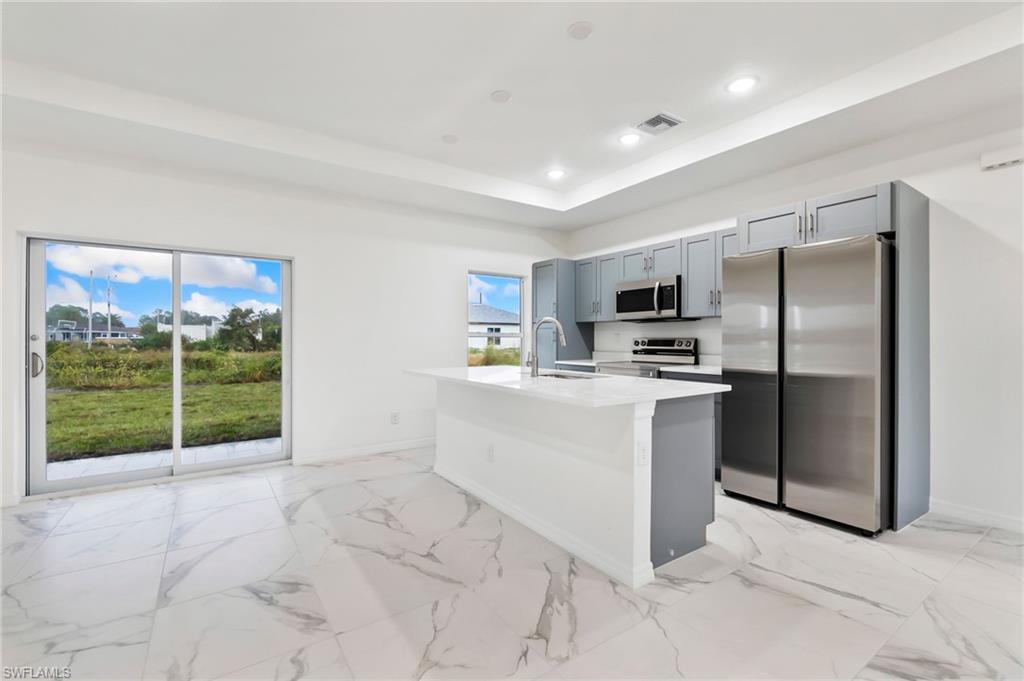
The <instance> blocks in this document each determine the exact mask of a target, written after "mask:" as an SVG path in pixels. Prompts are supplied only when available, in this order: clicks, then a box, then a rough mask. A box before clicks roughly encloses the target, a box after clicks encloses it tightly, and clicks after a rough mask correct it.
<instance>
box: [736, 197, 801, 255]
mask: <svg viewBox="0 0 1024 681" xmlns="http://www.w3.org/2000/svg"><path fill="white" fill-rule="evenodd" d="M739 230H740V252H741V253H749V252H751V251H765V250H768V249H769V248H783V247H785V246H794V245H796V244H802V243H804V241H805V239H804V202H803V201H801V202H800V203H791V204H789V205H788V206H780V207H778V208H773V209H771V210H763V211H759V212H757V213H748V214H747V215H744V216H742V217H741V218H740V219H739Z"/></svg>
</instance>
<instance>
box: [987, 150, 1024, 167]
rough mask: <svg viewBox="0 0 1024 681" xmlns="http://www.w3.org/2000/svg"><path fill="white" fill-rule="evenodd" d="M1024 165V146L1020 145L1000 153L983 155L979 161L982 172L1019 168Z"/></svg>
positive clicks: (994, 152) (991, 152)
mask: <svg viewBox="0 0 1024 681" xmlns="http://www.w3.org/2000/svg"><path fill="white" fill-rule="evenodd" d="M1022 163H1024V145H1020V144H1018V145H1017V146H1015V147H1007V148H1006V149H1000V150H998V151H990V152H988V153H987V154H982V155H981V158H980V159H979V165H981V169H982V170H1000V169H1002V168H1010V167H1012V166H1019V165H1021V164H1022Z"/></svg>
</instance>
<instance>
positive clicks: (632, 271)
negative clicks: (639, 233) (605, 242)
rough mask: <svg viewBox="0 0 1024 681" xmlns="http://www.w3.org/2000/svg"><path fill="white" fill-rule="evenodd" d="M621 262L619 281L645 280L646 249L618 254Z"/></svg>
mask: <svg viewBox="0 0 1024 681" xmlns="http://www.w3.org/2000/svg"><path fill="white" fill-rule="evenodd" d="M619 257H620V259H621V262H622V276H621V277H619V281H639V280H640V279H647V249H646V248H643V247H641V248H636V249H632V250H629V251H623V252H622V253H620V254H619Z"/></svg>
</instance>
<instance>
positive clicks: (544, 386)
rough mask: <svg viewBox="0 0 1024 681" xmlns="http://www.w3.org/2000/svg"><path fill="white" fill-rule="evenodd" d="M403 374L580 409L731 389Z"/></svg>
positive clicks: (599, 378) (444, 372)
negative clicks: (568, 405)
mask: <svg viewBox="0 0 1024 681" xmlns="http://www.w3.org/2000/svg"><path fill="white" fill-rule="evenodd" d="M405 372H406V373H408V374H414V375H417V376H427V377H429V378H434V379H437V380H439V381H448V382H452V383H462V384H468V385H472V386H476V387H479V388H483V389H485V390H497V391H501V392H508V393H516V394H519V395H523V396H526V397H536V398H538V399H543V400H552V401H554V402H562V403H565V404H572V405H576V406H580V407H614V406H618V405H624V404H638V403H641V402H655V401H657V400H672V399H679V398H685V397H700V396H703V395H714V394H715V393H723V392H727V391H728V390H730V387H729V386H728V385H725V384H722V383H697V382H691V381H661V380H658V379H651V378H634V377H631V376H611V375H608V374H582V375H585V376H587V377H588V378H580V379H565V378H554V377H552V376H550V375H548V376H545V375H544V373H548V374H550V373H566V374H573V373H575V372H571V371H565V372H542V374H541V375H540V376H538V377H537V378H533V377H531V376H530V374H529V373H522V371H521V370H520V369H519V368H518V367H509V366H489V367H449V368H442V369H406V370H405Z"/></svg>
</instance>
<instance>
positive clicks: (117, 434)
mask: <svg viewBox="0 0 1024 681" xmlns="http://www.w3.org/2000/svg"><path fill="white" fill-rule="evenodd" d="M46 426H47V430H46V436H47V451H48V458H49V460H50V461H66V460H69V459H79V458H84V457H94V456H107V455H110V454H123V453H129V452H150V451H155V450H160V449H170V448H171V388H170V386H169V385H168V386H165V387H147V388H128V389H119V390H74V391H64V390H51V391H49V392H48V393H47V397H46ZM280 434H281V383H280V382H279V381H264V382H260V383H227V384H217V383H211V384H204V385H185V386H184V389H183V394H182V441H183V445H184V446H186V447H194V446H198V445H207V444H216V443H219V442H237V441H241V440H256V439H260V438H266V437H278V436H279V435H280Z"/></svg>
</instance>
